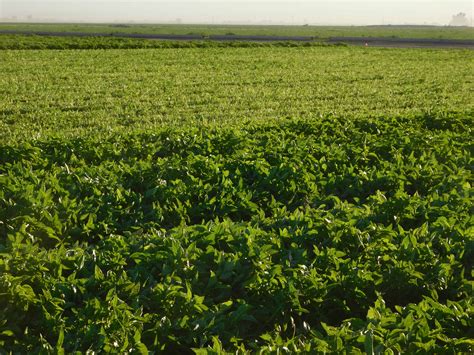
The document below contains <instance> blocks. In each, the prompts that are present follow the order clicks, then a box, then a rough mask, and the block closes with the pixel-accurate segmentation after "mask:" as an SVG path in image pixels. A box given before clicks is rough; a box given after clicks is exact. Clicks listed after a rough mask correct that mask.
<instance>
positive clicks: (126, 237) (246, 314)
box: [0, 37, 474, 354]
mask: <svg viewBox="0 0 474 355" xmlns="http://www.w3.org/2000/svg"><path fill="white" fill-rule="evenodd" d="M9 38H10V37H9ZM58 41H59V40H58ZM84 41H90V39H84ZM0 43H1V42H0ZM3 43H5V42H3ZM87 43H88V44H87V45H86V46H84V47H87V46H88V45H90V44H91V43H93V42H87ZM114 43H117V42H114ZM183 46H185V47H186V46H188V48H155V49H123V50H120V49H109V50H104V49H99V50H92V49H89V50H54V51H53V50H3V51H1V52H0V72H1V73H2V75H1V76H0V353H2V352H9V351H12V352H21V353H25V352H27V353H28V352H30V353H38V352H40V351H44V352H50V353H52V352H56V351H57V352H61V351H65V352H67V353H70V352H74V351H80V352H86V351H96V352H119V353H124V352H127V351H130V352H135V353H142V354H146V353H147V352H148V351H154V352H156V353H159V352H163V351H167V352H170V353H183V354H186V353H191V352H192V351H194V352H197V353H205V352H206V351H209V352H212V351H214V352H215V353H225V352H230V353H236V352H237V353H246V352H247V353H249V352H252V353H255V352H259V351H262V352H263V353H275V352H279V353H285V352H297V351H303V352H307V353H311V352H316V353H322V352H331V353H344V352H347V353H362V352H363V353H368V354H373V353H381V352H386V353H399V352H400V353H417V352H418V353H456V352H464V353H472V351H473V350H474V342H473V341H472V339H473V337H474V334H473V329H474V323H473V319H474V314H473V305H472V287H473V273H472V266H473V263H472V261H473V260H474V248H473V246H474V244H473V239H472V236H473V225H474V223H473V217H472V196H473V195H472V194H473V189H472V183H473V181H472V167H473V159H472V143H473V141H472V127H473V124H474V122H473V121H474V107H473V105H474V103H473V100H472V97H473V94H474V85H473V84H474V82H473V76H472V73H473V71H474V51H470V50H441V49H436V50H427V49H380V48H356V47H344V46H341V47H337V46H310V47H306V46H300V45H298V46H295V47H288V48H285V47H281V46H280V45H272V46H268V45H265V46H261V45H255V46H254V47H253V48H245V47H243V46H244V45H241V44H238V45H237V47H236V48H234V47H232V46H233V45H232V44H228V45H225V46H224V47H212V46H210V47H209V45H208V44H206V45H204V44H202V45H200V44H197V45H196V47H197V48H189V45H188V44H184V45H183ZM200 46H201V47H200Z"/></svg>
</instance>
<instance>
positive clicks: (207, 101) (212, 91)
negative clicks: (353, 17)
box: [0, 47, 474, 142]
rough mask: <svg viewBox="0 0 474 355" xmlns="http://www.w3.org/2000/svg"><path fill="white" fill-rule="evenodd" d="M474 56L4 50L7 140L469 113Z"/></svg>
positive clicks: (0, 126) (339, 50) (3, 129)
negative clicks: (329, 118) (166, 128)
mask: <svg viewBox="0 0 474 355" xmlns="http://www.w3.org/2000/svg"><path fill="white" fill-rule="evenodd" d="M473 58H474V55H473V52H472V51H467V50H453V51H450V50H409V49H405V50H402V49H399V50H394V49H375V48H369V49H362V48H351V47H309V48H305V47H297V48H273V47H268V48H204V49H203V48H181V49H172V48H170V49H162V50H148V49H145V50H97V51H92V50H91V51H87V50H83V51H48V50H45V51H2V58H1V61H0V70H1V72H2V74H3V75H2V76H1V77H0V92H1V94H2V100H1V101H0V115H1V116H0V117H1V121H0V138H1V139H2V140H3V141H4V142H19V141H22V140H24V139H28V140H29V139H31V138H41V137H49V136H78V135H84V134H85V135H90V134H93V135H97V134H99V135H102V134H108V133H110V132H112V133H114V132H121V133H123V132H135V131H137V130H145V131H146V130H148V129H153V128H160V127H164V126H169V125H172V126H182V127H186V126H188V127H189V126H202V125H223V124H225V125H234V126H235V125H237V126H238V125H240V124H242V122H244V121H249V120H250V121H260V122H264V121H268V120H274V119H277V120H278V119H297V118H313V119H318V118H319V117H321V116H328V115H332V116H335V117H346V118H348V119H350V118H354V117H373V118H376V117H381V116H390V117H395V116H403V117H411V116H413V115H424V114H428V115H429V114H434V113H443V112H444V113H450V112H452V113H466V112H468V113H469V112H471V113H472V110H473V109H474V104H473V101H472V99H471V98H472V94H473V91H472V87H473V79H472V72H473V70H474V64H473Z"/></svg>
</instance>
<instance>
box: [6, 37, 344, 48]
mask: <svg viewBox="0 0 474 355" xmlns="http://www.w3.org/2000/svg"><path fill="white" fill-rule="evenodd" d="M322 46H325V47H334V46H345V45H344V44H341V43H338V44H329V43H324V42H321V41H311V42H288V41H286V42H285V41H275V42H250V41H247V42H242V41H221V42H219V41H206V40H205V39H204V38H203V39H202V40H200V41H168V40H150V39H132V38H119V37H117V38H116V37H100V36H87V37H53V36H35V35H12V34H0V50H7V49H11V50H27V49H29V50H35V49H36V50H40V49H43V50H44V49H55V50H64V49H83V50H84V49H152V48H155V49H166V48H262V47H263V48H268V47H270V48H271V47H322Z"/></svg>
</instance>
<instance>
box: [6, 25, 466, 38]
mask: <svg viewBox="0 0 474 355" xmlns="http://www.w3.org/2000/svg"><path fill="white" fill-rule="evenodd" d="M0 30H17V31H53V32H56V31H57V32H86V33H87V32H90V33H145V34H181V35H186V34H199V35H204V36H209V35H226V34H235V35H267V36H314V37H319V38H329V37H344V36H349V37H351V36H355V37H395V38H432V39H439V38H442V39H474V29H473V28H469V27H435V26H242V25H120V24H115V25H113V24H96V25H92V24H8V23H3V24H0Z"/></svg>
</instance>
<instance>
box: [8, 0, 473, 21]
mask: <svg viewBox="0 0 474 355" xmlns="http://www.w3.org/2000/svg"><path fill="white" fill-rule="evenodd" d="M473 8H474V0H312V1H311V0H297V1H289V0H279V1H275V0H256V1H252V0H175V1H171V0H154V1H153V0H0V18H3V19H8V20H16V21H25V20H29V21H33V22H35V21H37V22H39V21H63V22H80V21H84V22H130V21H134V22H137V23H140V22H142V23H148V22H153V23H170V22H171V23H172V22H176V21H177V20H178V19H179V20H180V21H181V22H182V23H241V24H249V23H250V24H305V23H308V24H316V25H318V24H319V25H376V24H439V25H446V24H448V23H449V21H450V20H451V16H452V15H453V14H456V13H458V12H465V13H466V14H467V16H468V18H469V19H470V18H471V17H472V16H473Z"/></svg>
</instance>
